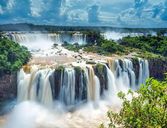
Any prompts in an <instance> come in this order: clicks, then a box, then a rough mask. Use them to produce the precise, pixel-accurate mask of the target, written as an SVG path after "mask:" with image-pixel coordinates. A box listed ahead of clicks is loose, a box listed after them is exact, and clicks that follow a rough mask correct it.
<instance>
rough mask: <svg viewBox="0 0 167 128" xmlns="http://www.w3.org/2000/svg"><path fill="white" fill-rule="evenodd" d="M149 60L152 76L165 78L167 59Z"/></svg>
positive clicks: (159, 78)
mask: <svg viewBox="0 0 167 128" xmlns="http://www.w3.org/2000/svg"><path fill="white" fill-rule="evenodd" d="M148 61H149V71H150V77H153V78H156V79H158V80H163V79H164V78H165V73H167V60H163V59H157V58H156V59H150V60H148Z"/></svg>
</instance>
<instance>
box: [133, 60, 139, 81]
mask: <svg viewBox="0 0 167 128" xmlns="http://www.w3.org/2000/svg"><path fill="white" fill-rule="evenodd" d="M132 63H133V68H134V72H135V75H136V84H137V83H138V78H139V68H140V65H139V60H138V59H137V58H132Z"/></svg>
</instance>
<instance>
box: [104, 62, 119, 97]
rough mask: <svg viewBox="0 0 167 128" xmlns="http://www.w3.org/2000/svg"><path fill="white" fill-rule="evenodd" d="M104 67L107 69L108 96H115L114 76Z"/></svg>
mask: <svg viewBox="0 0 167 128" xmlns="http://www.w3.org/2000/svg"><path fill="white" fill-rule="evenodd" d="M105 67H106V69H107V86H108V91H109V94H111V95H115V94H116V93H117V88H116V85H115V83H116V81H115V78H114V74H113V73H112V71H111V70H110V69H109V68H108V67H107V66H106V65H105Z"/></svg>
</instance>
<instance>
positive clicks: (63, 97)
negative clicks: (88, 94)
mask: <svg viewBox="0 0 167 128" xmlns="http://www.w3.org/2000/svg"><path fill="white" fill-rule="evenodd" d="M60 101H62V102H63V103H65V104H66V105H73V104H75V71H74V69H70V68H65V70H64V77H63V83H62V85H61V89H60Z"/></svg>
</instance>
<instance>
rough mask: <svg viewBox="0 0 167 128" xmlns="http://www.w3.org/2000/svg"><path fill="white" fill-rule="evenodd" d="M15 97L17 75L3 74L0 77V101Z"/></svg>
mask: <svg viewBox="0 0 167 128" xmlns="http://www.w3.org/2000/svg"><path fill="white" fill-rule="evenodd" d="M16 97H17V73H11V74H3V75H1V77H0V101H5V100H10V99H15V98H16Z"/></svg>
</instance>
